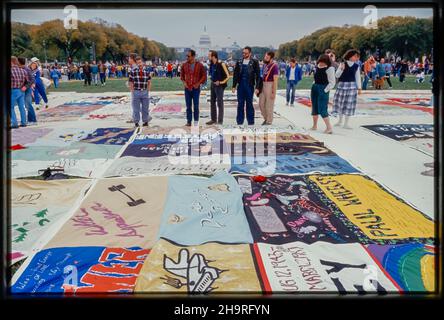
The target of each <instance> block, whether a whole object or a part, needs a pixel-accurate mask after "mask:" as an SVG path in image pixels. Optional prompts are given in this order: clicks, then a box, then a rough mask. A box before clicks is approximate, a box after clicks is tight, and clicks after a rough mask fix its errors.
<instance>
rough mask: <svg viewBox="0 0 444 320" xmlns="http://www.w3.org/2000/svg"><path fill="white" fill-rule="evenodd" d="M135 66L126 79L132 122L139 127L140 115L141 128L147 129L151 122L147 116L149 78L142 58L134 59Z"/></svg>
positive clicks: (149, 88)
mask: <svg viewBox="0 0 444 320" xmlns="http://www.w3.org/2000/svg"><path fill="white" fill-rule="evenodd" d="M136 63H137V66H136V67H134V68H132V69H131V71H130V74H129V77H128V83H129V86H130V90H131V106H132V107H133V121H134V125H135V126H136V127H138V126H139V122H140V114H141V113H142V122H143V126H144V127H147V126H148V122H149V121H150V120H151V119H150V116H149V101H150V100H149V91H150V90H151V76H150V73H149V72H148V71H147V70H146V69H145V67H144V65H143V61H142V58H140V57H137V58H136Z"/></svg>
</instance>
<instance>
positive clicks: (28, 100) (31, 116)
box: [17, 57, 37, 125]
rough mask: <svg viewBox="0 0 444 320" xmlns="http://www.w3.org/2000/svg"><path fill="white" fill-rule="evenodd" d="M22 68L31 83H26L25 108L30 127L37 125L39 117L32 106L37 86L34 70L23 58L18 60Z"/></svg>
mask: <svg viewBox="0 0 444 320" xmlns="http://www.w3.org/2000/svg"><path fill="white" fill-rule="evenodd" d="M17 60H18V63H19V65H20V67H21V68H23V69H24V70H25V71H26V73H27V74H28V79H29V82H27V83H26V91H25V108H26V110H27V111H28V125H32V124H36V123H37V117H36V115H35V110H34V107H33V106H32V90H33V88H34V86H35V77H34V74H33V72H32V70H31V69H30V68H29V67H28V66H27V65H26V59H25V58H23V57H20V58H17Z"/></svg>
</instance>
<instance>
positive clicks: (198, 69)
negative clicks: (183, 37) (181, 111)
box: [180, 50, 207, 127]
mask: <svg viewBox="0 0 444 320" xmlns="http://www.w3.org/2000/svg"><path fill="white" fill-rule="evenodd" d="M180 80H182V83H183V85H184V90H185V104H186V106H187V123H186V126H187V127H190V126H191V122H192V120H193V118H194V124H195V125H197V124H199V97H200V86H201V85H202V84H204V83H205V82H206V81H207V73H206V71H205V68H204V66H203V65H202V63H200V62H198V61H196V51H194V50H189V51H188V53H187V61H186V62H185V63H184V64H183V65H182V68H181V72H180Z"/></svg>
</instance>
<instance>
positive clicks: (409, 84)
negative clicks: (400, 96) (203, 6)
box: [49, 76, 431, 93]
mask: <svg viewBox="0 0 444 320" xmlns="http://www.w3.org/2000/svg"><path fill="white" fill-rule="evenodd" d="M391 80H392V84H393V90H430V88H431V84H430V82H429V80H430V77H429V76H427V77H426V79H425V81H424V82H423V83H415V77H414V76H407V77H406V80H405V82H404V83H400V82H399V79H398V78H393V77H392V79H391ZM126 81H127V79H107V81H106V86H104V87H102V86H101V85H98V86H95V85H91V86H86V87H85V86H84V85H83V81H78V80H71V81H68V82H61V83H60V85H59V88H57V89H55V88H54V87H52V86H51V88H50V89H49V92H57V91H59V92H63V91H74V92H79V93H80V92H128V91H129V89H128V88H127V86H126ZM312 83H313V77H312V76H311V77H304V78H302V80H301V81H300V82H299V83H298V85H297V87H296V88H297V89H310V88H311V84H312ZM285 85H286V82H285V80H284V79H279V85H278V86H279V89H285ZM228 88H231V80H230V81H229V82H228ZM387 88H388V85H387V84H385V89H387ZM178 90H183V86H182V82H181V81H180V79H179V78H173V79H169V78H153V80H152V86H151V91H154V92H155V91H178ZM369 90H372V88H369Z"/></svg>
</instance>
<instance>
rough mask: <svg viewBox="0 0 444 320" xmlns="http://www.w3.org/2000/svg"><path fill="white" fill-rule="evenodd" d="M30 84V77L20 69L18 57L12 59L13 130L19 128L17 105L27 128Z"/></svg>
mask: <svg viewBox="0 0 444 320" xmlns="http://www.w3.org/2000/svg"><path fill="white" fill-rule="evenodd" d="M29 82H30V79H29V75H28V73H27V72H26V71H25V69H23V68H20V67H19V64H18V60H17V57H14V56H12V57H11V128H13V129H14V128H18V123H17V117H16V114H15V105H18V107H19V111H20V123H21V126H22V127H26V110H25V91H26V89H27V87H26V85H27V84H28V83H29Z"/></svg>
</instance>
